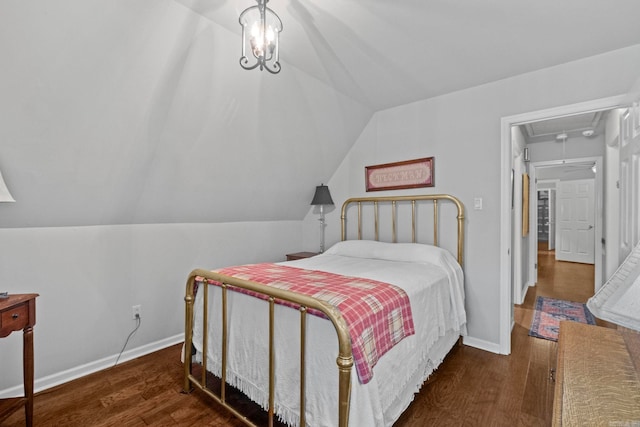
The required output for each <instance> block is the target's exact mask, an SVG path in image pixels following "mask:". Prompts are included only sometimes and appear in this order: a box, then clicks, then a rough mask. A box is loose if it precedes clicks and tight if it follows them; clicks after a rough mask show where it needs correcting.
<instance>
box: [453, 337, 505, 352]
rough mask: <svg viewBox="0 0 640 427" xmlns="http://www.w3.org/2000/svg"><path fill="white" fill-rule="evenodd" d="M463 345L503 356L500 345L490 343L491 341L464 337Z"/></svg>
mask: <svg viewBox="0 0 640 427" xmlns="http://www.w3.org/2000/svg"><path fill="white" fill-rule="evenodd" d="M462 343H463V344H464V345H468V346H470V347H475V348H479V349H480V350H484V351H489V352H491V353H496V354H501V353H500V345H499V344H496V343H493V342H489V341H485V340H481V339H478V338H473V337H469V336H466V337H462Z"/></svg>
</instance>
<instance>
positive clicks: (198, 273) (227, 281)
mask: <svg viewBox="0 0 640 427" xmlns="http://www.w3.org/2000/svg"><path fill="white" fill-rule="evenodd" d="M197 277H202V278H205V279H210V280H213V281H216V282H218V283H221V284H222V286H221V288H222V307H221V308H220V309H221V313H222V343H221V344H220V345H221V348H222V357H221V359H222V369H221V376H222V378H221V387H220V394H219V395H217V394H216V393H214V392H213V391H212V390H210V389H209V388H208V387H207V383H206V375H207V349H208V343H207V336H208V326H209V325H208V323H209V322H208V317H209V313H208V305H209V304H208V293H209V291H208V289H209V286H215V285H207V284H202V285H201V289H200V291H201V292H203V297H204V312H203V316H204V320H203V322H204V324H203V331H204V332H203V340H204V342H203V346H202V352H203V354H202V364H203V366H202V376H201V378H197V377H195V376H194V375H193V374H192V355H191V347H192V342H193V314H194V311H193V305H194V302H195V292H194V285H195V282H196V278H197ZM229 286H233V287H236V288H241V289H247V290H249V291H252V292H254V293H259V294H262V295H265V296H267V297H268V303H269V407H268V411H267V412H268V420H269V426H273V421H274V396H275V386H274V385H275V348H274V325H275V317H274V304H275V299H279V300H283V301H288V302H291V303H293V304H295V305H297V306H299V307H300V308H299V310H300V414H299V415H300V425H301V426H304V425H306V422H305V383H306V381H305V349H306V334H305V330H306V316H307V309H315V310H318V311H320V312H322V313H324V315H325V316H327V318H328V319H329V320H330V321H331V322H332V323H333V326H334V327H335V329H336V333H337V335H338V357H337V359H336V364H337V369H338V425H339V426H340V427H346V426H347V425H348V422H349V402H350V399H351V367H352V366H353V355H352V352H351V340H350V338H349V331H348V329H347V325H346V323H345V321H344V319H343V318H342V315H341V314H340V312H339V311H338V310H337V309H336V308H335V307H333V306H332V305H330V304H328V303H326V302H324V301H320V300H317V299H315V298H312V297H308V296H305V295H300V294H297V293H294V292H290V291H286V290H283V289H277V288H272V287H269V286H265V285H261V284H259V283H256V282H251V281H248V280H243V279H238V278H234V277H229V276H224V275H221V274H218V273H214V272H211V271H207V270H200V269H196V270H193V271H192V272H191V274H190V275H189V278H188V280H187V289H186V296H185V298H184V300H185V306H186V310H185V345H184V385H183V391H184V392H190V391H191V390H192V386H193V387H197V388H198V389H200V390H202V391H203V392H204V393H206V394H207V395H209V396H210V397H212V398H213V399H214V400H215V401H217V402H218V403H220V404H221V405H222V406H224V407H225V408H227V409H228V410H229V411H231V412H232V413H233V414H234V415H235V416H236V417H238V418H239V419H241V420H242V421H244V422H245V423H246V424H247V425H251V426H253V425H255V424H254V423H252V422H251V421H250V420H248V419H247V418H246V417H245V416H244V415H243V414H241V413H239V412H238V411H237V410H236V409H235V408H234V407H233V406H231V405H230V404H229V403H228V402H227V398H226V391H225V389H226V368H227V344H228V339H229V338H228V336H227V320H228V319H227V292H228V291H229Z"/></svg>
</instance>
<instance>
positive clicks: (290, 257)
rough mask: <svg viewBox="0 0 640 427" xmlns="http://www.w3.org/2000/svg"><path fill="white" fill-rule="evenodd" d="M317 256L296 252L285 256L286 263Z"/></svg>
mask: <svg viewBox="0 0 640 427" xmlns="http://www.w3.org/2000/svg"><path fill="white" fill-rule="evenodd" d="M316 255H318V252H296V253H293V254H287V261H295V260H296V259H304V258H311V257H312V256H316Z"/></svg>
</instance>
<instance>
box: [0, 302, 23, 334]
mask: <svg viewBox="0 0 640 427" xmlns="http://www.w3.org/2000/svg"><path fill="white" fill-rule="evenodd" d="M28 324H29V304H28V303H24V304H20V305H18V306H14V307H11V308H10V309H8V310H5V311H3V312H2V314H1V315H0V331H2V333H3V334H6V333H9V332H12V331H19V330H21V329H24V328H25V327H26V326H27V325H28Z"/></svg>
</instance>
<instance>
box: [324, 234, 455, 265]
mask: <svg viewBox="0 0 640 427" xmlns="http://www.w3.org/2000/svg"><path fill="white" fill-rule="evenodd" d="M325 253H326V254H329V255H343V256H350V257H357V258H374V259H384V260H387V261H404V262H418V263H424V262H428V263H431V264H436V265H442V264H443V263H446V260H453V261H454V262H455V259H453V256H452V255H451V253H450V252H449V251H447V250H446V249H443V248H439V247H437V246H433V245H426V244H422V243H387V242H377V241H374V240H346V241H344V242H338V243H336V244H335V245H333V246H332V247H330V248H329V249H328V250H326V251H325Z"/></svg>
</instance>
